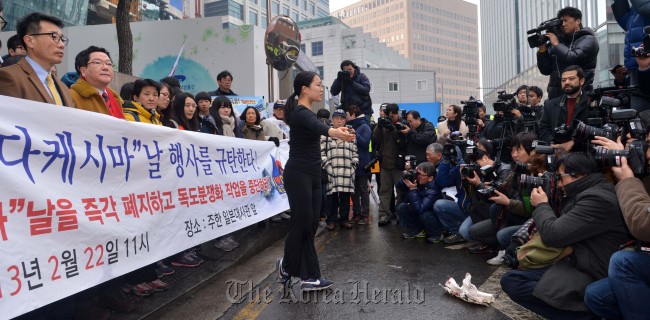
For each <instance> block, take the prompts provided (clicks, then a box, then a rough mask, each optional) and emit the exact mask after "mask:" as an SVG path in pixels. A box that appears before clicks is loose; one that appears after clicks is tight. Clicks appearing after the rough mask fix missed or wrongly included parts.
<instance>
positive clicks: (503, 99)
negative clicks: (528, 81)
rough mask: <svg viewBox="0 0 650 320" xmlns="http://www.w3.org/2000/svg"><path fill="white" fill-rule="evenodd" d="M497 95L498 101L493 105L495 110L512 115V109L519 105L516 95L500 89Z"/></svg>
mask: <svg viewBox="0 0 650 320" xmlns="http://www.w3.org/2000/svg"><path fill="white" fill-rule="evenodd" d="M498 94H499V95H498V96H497V99H498V100H497V101H496V102H495V103H494V104H493V105H492V107H493V108H494V111H495V112H496V111H501V112H503V113H504V116H506V115H511V116H512V113H511V112H510V111H512V109H514V108H516V107H517V101H516V99H515V95H514V94H512V93H506V91H505V90H504V91H499V92H498Z"/></svg>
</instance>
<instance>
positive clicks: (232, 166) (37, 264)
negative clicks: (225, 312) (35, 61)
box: [0, 96, 289, 318]
mask: <svg viewBox="0 0 650 320" xmlns="http://www.w3.org/2000/svg"><path fill="white" fill-rule="evenodd" d="M0 113H2V115H3V116H2V117H1V118H0V176H1V177H2V184H1V185H0V314H1V315H2V318H12V317H15V316H18V315H20V314H23V313H26V312H28V311H31V310H33V309H36V308H39V307H42V306H44V305H46V304H49V303H51V302H53V301H56V300H59V299H61V298H64V297H67V296H69V295H72V294H74V293H76V292H79V291H82V290H84V289H87V288H90V287H93V286H95V285H97V284H99V283H102V282H104V281H107V280H110V279H112V278H115V277H117V276H120V275H122V274H125V273H128V272H130V271H132V270H135V269H138V268H140V267H142V266H146V265H149V264H151V263H154V262H156V261H159V260H161V259H163V258H166V257H168V256H170V255H173V254H175V253H177V252H180V251H183V250H185V249H187V248H190V247H193V246H196V245H198V244H201V243H204V242H206V241H208V240H211V239H214V238H216V237H219V236H222V235H225V234H228V233H231V232H233V231H236V230H238V229H241V228H244V227H246V226H248V225H251V224H254V223H256V222H258V221H261V220H264V219H267V218H269V217H271V216H273V215H275V214H278V213H280V212H282V211H284V210H287V209H288V208H289V206H288V202H287V199H286V194H285V191H284V184H283V179H282V175H281V173H282V172H283V170H282V163H283V161H284V160H285V159H284V158H285V157H286V155H284V156H281V158H282V160H277V161H276V159H277V158H278V150H279V149H278V148H276V147H275V145H274V144H273V143H272V142H268V141H253V140H245V139H237V138H229V137H222V136H214V135H208V134H203V133H198V132H188V131H180V130H176V129H170V128H165V127H160V126H155V125H151V124H145V123H135V122H126V121H124V120H121V119H116V118H113V117H110V116H106V115H102V114H98V113H92V112H87V111H83V110H76V109H72V108H65V107H56V106H53V105H48V104H43V103H38V102H32V101H26V100H21V99H15V98H10V97H5V96H0ZM283 148H286V141H284V143H283ZM282 153H283V154H284V153H286V150H284V151H283V152H282Z"/></svg>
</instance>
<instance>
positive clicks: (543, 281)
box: [501, 152, 631, 319]
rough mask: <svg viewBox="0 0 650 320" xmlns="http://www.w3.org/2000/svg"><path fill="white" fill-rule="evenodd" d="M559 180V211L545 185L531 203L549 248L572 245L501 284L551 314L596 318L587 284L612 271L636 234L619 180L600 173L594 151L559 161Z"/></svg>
mask: <svg viewBox="0 0 650 320" xmlns="http://www.w3.org/2000/svg"><path fill="white" fill-rule="evenodd" d="M557 165H558V170H557V173H558V175H559V181H558V185H559V186H560V187H562V189H564V193H565V194H566V196H565V197H564V198H563V199H562V207H561V208H560V212H559V214H556V212H554V211H553V208H552V207H551V206H550V205H549V203H548V197H547V195H546V193H545V192H544V190H543V189H542V188H541V187H538V188H535V189H533V191H532V192H531V196H530V203H531V204H532V205H533V206H535V211H533V220H534V221H535V225H536V227H537V231H538V232H539V236H541V240H542V241H543V242H544V244H546V245H547V246H549V247H553V248H565V247H571V248H572V253H571V254H570V255H568V256H566V257H564V258H562V259H560V260H559V261H557V262H555V263H554V264H551V265H548V266H545V267H541V268H537V269H520V270H513V271H510V272H507V273H505V274H504V275H503V276H502V277H501V287H502V289H503V291H504V292H505V293H507V294H508V296H510V298H511V299H512V300H513V301H514V302H516V303H518V304H519V305H521V306H523V307H525V308H527V309H529V310H532V311H534V312H535V313H537V314H539V315H541V316H543V317H545V318H549V319H591V318H594V315H593V314H591V313H590V312H589V310H588V309H587V307H586V305H585V304H584V301H583V297H584V294H585V289H586V287H587V285H589V284H590V283H592V282H594V281H596V280H599V279H602V278H604V277H606V276H607V267H608V264H609V258H610V257H611V255H612V254H613V253H614V252H616V251H617V250H618V247H619V246H620V245H621V244H624V243H625V242H627V241H628V240H630V238H631V236H630V234H629V232H628V230H627V227H626V225H625V221H624V220H623V216H622V214H621V209H620V207H619V203H618V199H617V197H616V191H615V190H614V185H612V184H611V183H610V182H608V181H607V180H606V179H605V177H604V176H603V174H601V173H597V167H596V162H595V161H594V160H593V158H592V157H591V155H589V154H586V153H583V152H574V153H569V154H567V155H565V156H564V157H563V158H561V159H560V160H558V163H557Z"/></svg>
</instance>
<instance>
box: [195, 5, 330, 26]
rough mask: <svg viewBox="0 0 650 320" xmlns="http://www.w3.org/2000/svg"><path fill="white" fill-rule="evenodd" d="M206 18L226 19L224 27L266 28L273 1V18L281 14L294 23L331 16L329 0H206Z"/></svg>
mask: <svg viewBox="0 0 650 320" xmlns="http://www.w3.org/2000/svg"><path fill="white" fill-rule="evenodd" d="M204 1H205V4H204V15H205V16H206V17H217V16H220V17H224V21H225V22H224V26H226V27H228V26H240V25H244V24H250V25H255V26H260V27H262V28H266V19H267V18H266V17H267V6H268V2H269V1H271V18H272V17H275V16H277V15H279V14H284V15H286V16H289V17H291V19H293V21H295V22H299V21H305V20H309V19H315V18H322V17H327V16H329V7H330V4H329V0H204Z"/></svg>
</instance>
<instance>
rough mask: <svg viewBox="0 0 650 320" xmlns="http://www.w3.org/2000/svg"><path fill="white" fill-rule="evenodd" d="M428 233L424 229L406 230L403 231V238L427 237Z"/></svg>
mask: <svg viewBox="0 0 650 320" xmlns="http://www.w3.org/2000/svg"><path fill="white" fill-rule="evenodd" d="M426 236H427V234H426V233H425V232H424V230H422V231H420V232H413V231H412V232H404V233H402V238H404V239H415V238H426Z"/></svg>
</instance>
